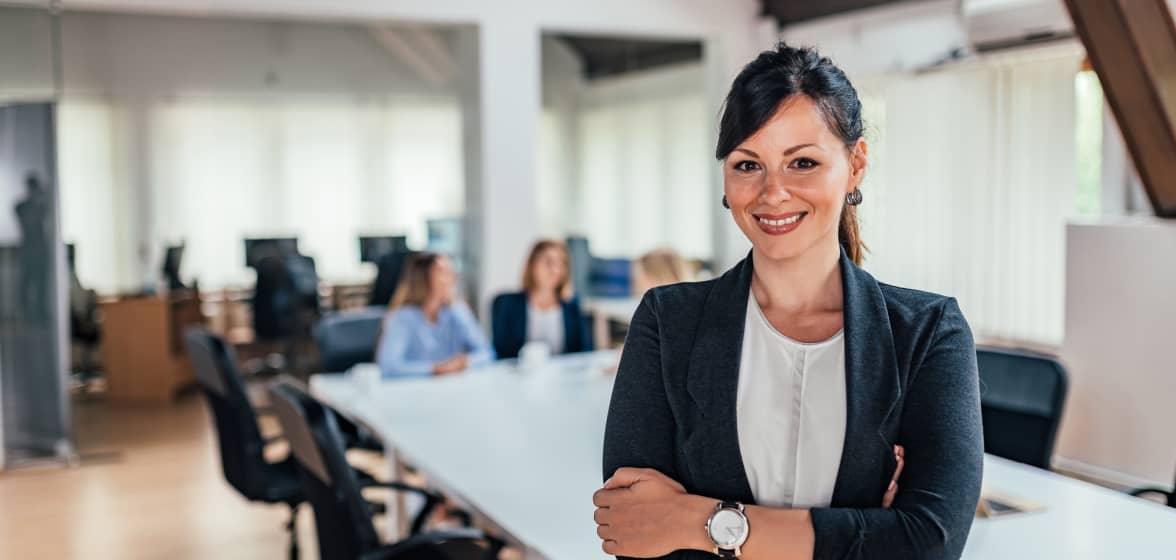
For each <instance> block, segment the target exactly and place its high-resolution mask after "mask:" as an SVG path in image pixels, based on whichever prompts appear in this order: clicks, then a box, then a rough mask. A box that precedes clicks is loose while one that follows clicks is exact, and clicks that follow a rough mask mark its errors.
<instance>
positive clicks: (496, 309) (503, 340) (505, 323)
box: [490, 294, 522, 358]
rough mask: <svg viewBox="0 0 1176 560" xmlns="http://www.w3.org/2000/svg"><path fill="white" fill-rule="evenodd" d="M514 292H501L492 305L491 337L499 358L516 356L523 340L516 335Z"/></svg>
mask: <svg viewBox="0 0 1176 560" xmlns="http://www.w3.org/2000/svg"><path fill="white" fill-rule="evenodd" d="M513 299H514V298H513V297H512V294H499V295H498V296H497V297H495V298H494V303H492V304H491V305H490V339H491V340H492V341H493V342H494V353H495V354H496V355H497V356H498V357H499V358H515V357H518V355H519V348H521V347H522V342H521V341H519V337H518V336H515V334H514V331H515V330H517V329H516V327H517V325H514V324H513V323H514V322H515V321H517V319H516V317H517V315H518V314H517V313H515V309H514V308H515V307H516V306H515V305H512V304H513V303H514V302H513V301H512V300H513Z"/></svg>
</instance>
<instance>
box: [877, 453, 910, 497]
mask: <svg viewBox="0 0 1176 560" xmlns="http://www.w3.org/2000/svg"><path fill="white" fill-rule="evenodd" d="M894 459H895V461H898V467H896V468H895V469H894V476H893V477H891V479H890V487H889V488H887V489H886V494H885V495H884V496H882V507H884V508H889V507H890V506H891V505H892V504H894V496H895V495H896V494H898V477H899V476H901V475H902V466H903V464H904V463H905V462H906V449H905V448H903V446H901V445H896V446H894Z"/></svg>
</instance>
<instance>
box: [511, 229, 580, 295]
mask: <svg viewBox="0 0 1176 560" xmlns="http://www.w3.org/2000/svg"><path fill="white" fill-rule="evenodd" d="M548 249H555V250H556V251H559V252H560V254H561V255H562V256H563V261H564V271H563V278H562V279H560V281H559V285H558V286H556V287H555V293H556V296H557V297H559V298H560V299H564V300H566V299H568V298H570V297H571V296H572V264H571V257H570V256H569V255H568V248H567V246H566V245H564V244H563V243H562V242H560V241H556V240H554V239H540V240H539V241H537V242H535V244H534V245H532V246H531V252H530V254H528V255H527V266H526V268H524V269H523V293H527V294H530V293H531V292H532V291H534V290H535V288H536V286H535V263H536V262H537V261H538V260H539V257H540V256H542V255H543V252H544V251H546V250H548Z"/></svg>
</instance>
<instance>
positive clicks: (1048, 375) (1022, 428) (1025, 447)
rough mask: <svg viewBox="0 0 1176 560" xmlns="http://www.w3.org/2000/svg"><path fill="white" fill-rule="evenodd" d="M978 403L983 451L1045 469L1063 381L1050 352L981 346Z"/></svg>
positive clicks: (1064, 385)
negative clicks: (982, 425)
mask: <svg viewBox="0 0 1176 560" xmlns="http://www.w3.org/2000/svg"><path fill="white" fill-rule="evenodd" d="M976 361H977V364H978V365H979V368H980V407H981V414H982V416H983V422H984V450H985V451H986V452H988V453H991V454H993V455H997V456H1000V457H1004V458H1006V459H1012V460H1014V461H1018V462H1021V463H1025V464H1028V465H1033V466H1035V467H1039V468H1043V469H1048V468H1049V467H1050V458H1051V457H1052V456H1053V449H1054V441H1055V438H1056V436H1057V432H1058V423H1059V422H1060V421H1061V418H1062V410H1063V408H1064V406H1065V402H1066V392H1067V389H1068V380H1067V376H1066V370H1065V368H1063V367H1062V364H1061V363H1059V362H1058V361H1057V360H1055V359H1053V358H1052V357H1049V356H1046V355H1042V354H1036V353H1032V352H1026V351H1019V350H1005V349H999V348H989V347H981V348H978V349H977V350H976Z"/></svg>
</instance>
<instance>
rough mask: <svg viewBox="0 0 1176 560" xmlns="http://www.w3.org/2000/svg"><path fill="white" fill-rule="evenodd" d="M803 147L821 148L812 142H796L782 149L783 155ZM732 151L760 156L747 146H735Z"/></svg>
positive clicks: (790, 153)
mask: <svg viewBox="0 0 1176 560" xmlns="http://www.w3.org/2000/svg"><path fill="white" fill-rule="evenodd" d="M804 148H817V149H818V150H820V149H822V148H821V147H820V146H818V145H817V144H813V143H812V142H809V143H805V144H797V145H795V146H793V147H791V148H788V149H787V150H784V152H783V155H785V156H790V155H792V154H794V153H796V152H797V151H799V150H801V149H804ZM734 151H736V152H743V153H745V154H747V155H749V156H751V157H753V158H756V159H759V157H760V156H759V154H757V153H755V152H753V151H751V150H749V149H747V148H735V150H734Z"/></svg>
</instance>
